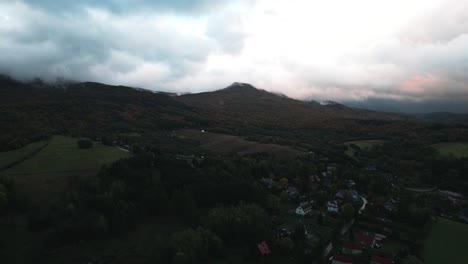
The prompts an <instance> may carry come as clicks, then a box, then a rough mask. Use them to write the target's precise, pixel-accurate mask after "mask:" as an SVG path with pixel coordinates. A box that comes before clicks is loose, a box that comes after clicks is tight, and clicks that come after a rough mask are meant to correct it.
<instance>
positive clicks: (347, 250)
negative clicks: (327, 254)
mask: <svg viewBox="0 0 468 264" xmlns="http://www.w3.org/2000/svg"><path fill="white" fill-rule="evenodd" d="M341 250H342V252H343V254H346V255H358V254H361V253H362V246H361V245H359V244H356V243H351V242H343V244H342V249H341Z"/></svg>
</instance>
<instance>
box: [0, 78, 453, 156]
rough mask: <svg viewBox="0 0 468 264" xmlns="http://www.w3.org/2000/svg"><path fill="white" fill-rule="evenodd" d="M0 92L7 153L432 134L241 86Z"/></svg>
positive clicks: (13, 86)
mask: <svg viewBox="0 0 468 264" xmlns="http://www.w3.org/2000/svg"><path fill="white" fill-rule="evenodd" d="M0 93H1V95H2V96H1V99H0V127H1V128H2V130H3V131H6V133H3V134H2V135H1V136H0V145H1V149H2V150H7V149H14V148H18V147H20V146H23V145H25V144H26V143H29V142H31V141H34V140H37V139H38V138H40V137H42V136H48V135H51V134H70V135H75V136H92V137H99V136H103V135H107V136H109V135H112V134H113V133H124V132H135V131H139V132H141V131H154V130H165V131H170V130H174V129H180V128H200V129H211V130H214V131H217V132H221V133H225V134H233V133H234V134H237V135H242V136H258V135H267V136H278V135H281V137H284V138H288V137H289V138H293V139H297V138H298V137H303V136H304V135H305V136H307V135H311V134H317V133H319V134H320V135H322V136H324V137H326V136H327V135H332V134H334V135H340V136H341V137H342V139H343V141H345V140H347V139H352V138H382V137H389V136H393V135H402V134H408V133H427V131H426V128H427V127H428V125H426V124H423V123H421V122H418V121H414V120H411V119H410V118H408V117H407V116H404V115H399V114H390V113H384V112H376V111H369V110H361V109H354V108H350V107H347V106H344V105H319V104H310V103H306V102H302V101H298V100H294V99H291V98H288V97H286V96H283V95H279V94H274V93H270V92H267V91H265V90H260V89H257V88H255V87H253V86H251V85H249V84H242V83H234V84H233V85H231V86H229V87H227V88H225V89H221V90H218V91H215V92H206V93H199V94H187V95H181V96H169V95H167V94H165V93H155V92H152V91H148V90H143V89H135V88H130V87H125V86H112V85H105V84H100V83H93V82H83V83H61V84H60V85H51V84H47V83H43V82H40V81H36V82H30V83H24V82H19V81H16V80H13V79H11V78H8V77H2V78H0ZM444 129H447V128H444ZM448 129H452V128H448ZM423 131H425V132H423ZM457 133H459V132H456V133H455V135H456V134H457ZM335 138H336V137H335Z"/></svg>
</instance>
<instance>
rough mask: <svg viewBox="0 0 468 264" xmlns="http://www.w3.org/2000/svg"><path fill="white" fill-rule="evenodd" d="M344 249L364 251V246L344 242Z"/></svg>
mask: <svg viewBox="0 0 468 264" xmlns="http://www.w3.org/2000/svg"><path fill="white" fill-rule="evenodd" d="M343 247H344V248H349V249H357V250H362V246H361V245H359V244H356V243H351V242H343Z"/></svg>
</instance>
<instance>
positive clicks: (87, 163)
mask: <svg viewBox="0 0 468 264" xmlns="http://www.w3.org/2000/svg"><path fill="white" fill-rule="evenodd" d="M28 147H29V145H28V146H26V148H28ZM128 155H129V154H128V153H126V152H124V151H121V150H119V149H117V148H115V147H111V146H105V145H101V144H94V147H93V148H91V149H79V148H78V146H77V144H76V139H74V138H70V137H64V136H54V137H53V138H52V139H51V141H50V143H49V145H48V146H47V147H45V148H44V149H43V150H41V151H40V152H39V153H37V154H36V155H34V157H32V158H30V159H27V160H25V161H24V162H22V163H20V164H18V165H16V166H14V167H12V168H11V169H8V170H7V171H6V172H7V174H36V173H44V172H57V171H72V170H86V169H95V168H99V167H100V166H102V165H104V164H109V163H112V162H113V161H115V160H118V159H121V158H125V157H127V156H128Z"/></svg>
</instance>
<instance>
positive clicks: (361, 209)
mask: <svg viewBox="0 0 468 264" xmlns="http://www.w3.org/2000/svg"><path fill="white" fill-rule="evenodd" d="M359 197H361V200H362V206H361V208H359V213H360V214H362V211H364V209H366V205H367V199H366V198H364V197H362V196H359Z"/></svg>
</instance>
